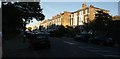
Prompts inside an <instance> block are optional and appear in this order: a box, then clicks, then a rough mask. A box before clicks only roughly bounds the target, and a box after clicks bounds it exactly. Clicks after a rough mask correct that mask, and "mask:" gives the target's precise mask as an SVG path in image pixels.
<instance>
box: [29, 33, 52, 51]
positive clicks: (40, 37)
mask: <svg viewBox="0 0 120 59" xmlns="http://www.w3.org/2000/svg"><path fill="white" fill-rule="evenodd" d="M27 41H28V42H29V43H30V45H31V46H32V47H33V48H35V49H39V48H50V47H51V45H50V40H49V38H48V36H47V35H46V34H42V33H34V34H32V36H31V37H30V39H28V40H27Z"/></svg>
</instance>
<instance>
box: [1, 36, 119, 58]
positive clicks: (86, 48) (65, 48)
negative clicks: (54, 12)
mask: <svg viewBox="0 0 120 59" xmlns="http://www.w3.org/2000/svg"><path fill="white" fill-rule="evenodd" d="M18 38H19V39H17V38H16V39H13V40H10V41H8V42H5V43H3V57H70V58H71V57H83V58H84V57H120V53H119V48H113V47H106V46H100V45H94V44H88V43H82V42H77V41H74V40H73V38H67V37H61V38H55V37H50V41H51V48H50V49H40V50H34V49H33V48H31V47H30V45H29V44H27V43H24V42H23V39H22V38H21V37H18Z"/></svg>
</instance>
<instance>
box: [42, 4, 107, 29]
mask: <svg viewBox="0 0 120 59" xmlns="http://www.w3.org/2000/svg"><path fill="white" fill-rule="evenodd" d="M101 10H102V11H103V12H105V13H109V10H105V9H101V8H97V7H94V6H93V5H90V6H87V5H86V4H85V3H84V4H82V8H81V9H79V10H77V11H74V12H68V11H64V12H63V13H60V14H57V15H55V16H53V17H52V19H50V20H45V21H43V22H42V23H41V24H42V25H43V26H45V27H46V28H47V26H50V25H52V24H55V25H63V26H65V27H66V26H71V27H76V26H78V25H83V24H84V23H89V22H91V21H93V20H94V19H95V14H96V13H97V11H101Z"/></svg>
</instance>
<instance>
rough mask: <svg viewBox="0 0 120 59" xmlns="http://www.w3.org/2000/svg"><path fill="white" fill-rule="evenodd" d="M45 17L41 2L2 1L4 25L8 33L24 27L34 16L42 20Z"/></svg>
mask: <svg viewBox="0 0 120 59" xmlns="http://www.w3.org/2000/svg"><path fill="white" fill-rule="evenodd" d="M44 17H45V16H44V15H43V14H42V9H41V7H40V5H39V2H15V3H11V2H2V19H3V20H2V22H3V24H2V26H3V33H4V34H6V35H7V34H8V32H11V33H13V32H15V31H18V30H21V29H24V27H25V25H26V23H30V22H31V20H32V18H36V20H38V21H42V20H44ZM23 19H24V20H25V21H23ZM23 25H24V26H23Z"/></svg>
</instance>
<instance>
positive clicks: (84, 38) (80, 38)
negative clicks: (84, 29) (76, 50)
mask: <svg viewBox="0 0 120 59" xmlns="http://www.w3.org/2000/svg"><path fill="white" fill-rule="evenodd" d="M90 36H91V34H88V33H86V34H76V36H75V37H74V40H76V41H81V42H88V41H89V38H90Z"/></svg>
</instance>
